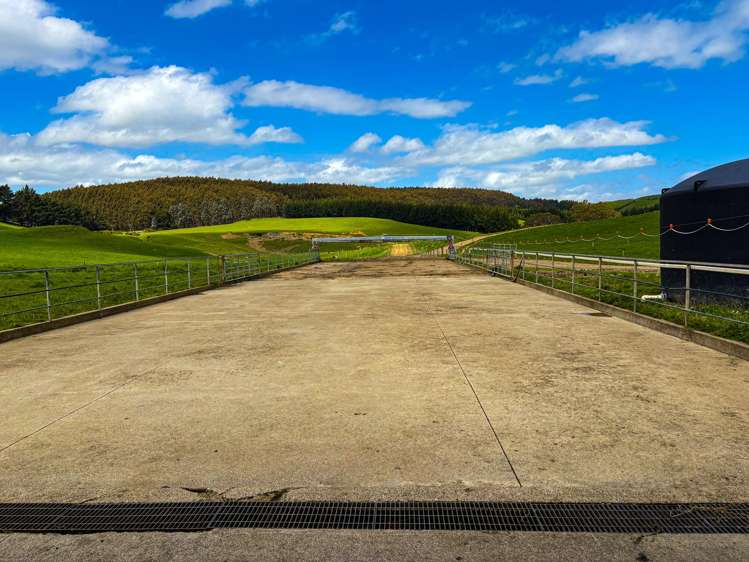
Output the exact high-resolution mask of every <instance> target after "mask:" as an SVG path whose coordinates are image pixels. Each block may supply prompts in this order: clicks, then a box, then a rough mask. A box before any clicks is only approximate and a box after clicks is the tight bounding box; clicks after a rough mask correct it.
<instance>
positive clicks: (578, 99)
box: [570, 93, 598, 103]
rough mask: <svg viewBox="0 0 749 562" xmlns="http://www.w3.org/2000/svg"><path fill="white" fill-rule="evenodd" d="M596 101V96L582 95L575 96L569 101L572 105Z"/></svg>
mask: <svg viewBox="0 0 749 562" xmlns="http://www.w3.org/2000/svg"><path fill="white" fill-rule="evenodd" d="M597 99H598V94H588V93H582V94H577V95H576V96H575V97H574V98H572V99H571V100H570V101H571V102H573V103H583V102H586V101H595V100H597Z"/></svg>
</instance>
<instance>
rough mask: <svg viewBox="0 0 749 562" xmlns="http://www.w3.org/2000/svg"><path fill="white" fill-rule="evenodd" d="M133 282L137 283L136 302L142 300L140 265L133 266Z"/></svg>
mask: <svg viewBox="0 0 749 562" xmlns="http://www.w3.org/2000/svg"><path fill="white" fill-rule="evenodd" d="M133 280H134V281H135V300H136V301H139V300H140V281H139V279H138V264H137V263H134V264H133Z"/></svg>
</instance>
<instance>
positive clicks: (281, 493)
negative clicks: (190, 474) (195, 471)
mask: <svg viewBox="0 0 749 562" xmlns="http://www.w3.org/2000/svg"><path fill="white" fill-rule="evenodd" d="M233 489H234V488H227V489H226V490H224V491H222V492H221V491H216V490H212V489H211V488H202V487H189V486H181V487H180V490H184V491H185V492H190V493H191V494H196V495H198V496H200V498H201V499H202V500H206V501H221V502H239V501H247V500H252V501H257V502H276V501H280V500H282V499H283V498H284V497H285V496H286V495H287V494H288V493H289V492H291V491H293V490H299V489H300V488H299V487H296V488H281V489H279V490H268V491H266V492H260V493H259V494H253V495H251V496H242V497H239V498H231V497H230V498H227V497H226V494H228V493H229V492H230V491H231V490H233Z"/></svg>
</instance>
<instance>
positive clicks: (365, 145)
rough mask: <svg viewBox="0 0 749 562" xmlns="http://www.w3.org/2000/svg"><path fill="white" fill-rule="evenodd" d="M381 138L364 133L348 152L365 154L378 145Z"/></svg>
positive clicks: (373, 134)
mask: <svg viewBox="0 0 749 562" xmlns="http://www.w3.org/2000/svg"><path fill="white" fill-rule="evenodd" d="M381 142H382V138H381V137H380V135H377V134H375V133H364V134H363V135H362V136H360V137H359V138H358V139H356V140H355V141H354V142H353V144H352V145H351V146H350V147H349V151H350V152H367V151H368V150H369V149H370V148H372V147H373V146H374V145H376V144H380V143H381Z"/></svg>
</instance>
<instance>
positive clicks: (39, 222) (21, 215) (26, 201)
mask: <svg viewBox="0 0 749 562" xmlns="http://www.w3.org/2000/svg"><path fill="white" fill-rule="evenodd" d="M0 222H7V223H12V224H17V225H19V226H49V225H55V224H76V225H80V226H85V227H86V228H89V229H91V230H97V229H99V228H101V225H100V224H99V223H98V222H97V220H96V219H95V218H94V216H93V215H92V214H91V213H89V212H88V211H86V210H85V209H82V208H80V207H78V206H75V205H70V204H66V203H61V202H57V201H54V200H53V199H49V198H46V197H43V196H41V195H39V194H38V193H37V192H36V191H34V190H33V189H32V188H30V187H29V186H28V185H27V186H25V187H23V188H22V189H19V190H18V191H16V192H13V191H12V190H11V189H10V187H9V186H7V185H0Z"/></svg>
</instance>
